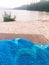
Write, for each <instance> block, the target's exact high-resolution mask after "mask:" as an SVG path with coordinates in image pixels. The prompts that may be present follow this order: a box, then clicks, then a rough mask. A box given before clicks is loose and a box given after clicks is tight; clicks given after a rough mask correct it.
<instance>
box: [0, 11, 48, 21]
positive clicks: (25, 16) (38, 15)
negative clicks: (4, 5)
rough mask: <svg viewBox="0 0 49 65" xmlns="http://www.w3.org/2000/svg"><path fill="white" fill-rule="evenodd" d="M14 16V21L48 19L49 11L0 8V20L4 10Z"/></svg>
mask: <svg viewBox="0 0 49 65" xmlns="http://www.w3.org/2000/svg"><path fill="white" fill-rule="evenodd" d="M5 11H6V12H7V13H8V14H9V13H11V14H12V17H13V16H14V15H15V16H16V21H23V22H26V21H28V22H32V21H46V20H47V21H49V12H39V11H26V10H0V21H3V15H4V12H5Z"/></svg>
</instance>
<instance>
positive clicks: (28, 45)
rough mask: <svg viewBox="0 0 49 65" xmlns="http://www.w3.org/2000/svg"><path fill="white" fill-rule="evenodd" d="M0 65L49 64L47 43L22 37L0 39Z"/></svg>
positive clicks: (48, 46)
mask: <svg viewBox="0 0 49 65" xmlns="http://www.w3.org/2000/svg"><path fill="white" fill-rule="evenodd" d="M0 65H49V45H46V44H40V45H38V44H36V43H34V42H31V41H29V40H27V39H24V38H15V39H11V40H0Z"/></svg>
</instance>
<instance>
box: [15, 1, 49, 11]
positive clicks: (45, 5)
mask: <svg viewBox="0 0 49 65" xmlns="http://www.w3.org/2000/svg"><path fill="white" fill-rule="evenodd" d="M14 9H21V10H36V11H49V1H45V2H38V3H34V4H30V5H24V6H21V7H18V8H14Z"/></svg>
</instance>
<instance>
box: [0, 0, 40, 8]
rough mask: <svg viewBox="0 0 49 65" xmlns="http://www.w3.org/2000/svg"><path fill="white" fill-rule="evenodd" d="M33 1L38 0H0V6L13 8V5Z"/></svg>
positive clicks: (16, 5) (36, 0)
mask: <svg viewBox="0 0 49 65" xmlns="http://www.w3.org/2000/svg"><path fill="white" fill-rule="evenodd" d="M34 1H35V2H38V1H39V0H0V7H5V8H14V7H19V6H22V5H26V4H30V3H32V2H34Z"/></svg>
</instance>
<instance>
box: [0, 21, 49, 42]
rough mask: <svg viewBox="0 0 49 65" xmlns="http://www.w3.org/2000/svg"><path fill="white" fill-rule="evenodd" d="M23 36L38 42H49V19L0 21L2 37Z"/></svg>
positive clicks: (0, 36)
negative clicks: (41, 20)
mask: <svg viewBox="0 0 49 65" xmlns="http://www.w3.org/2000/svg"><path fill="white" fill-rule="evenodd" d="M15 37H23V38H26V39H29V40H31V41H34V42H36V43H49V21H46V22H44V21H43V22H40V21H36V23H35V21H32V22H21V21H17V22H0V39H11V38H15Z"/></svg>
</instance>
